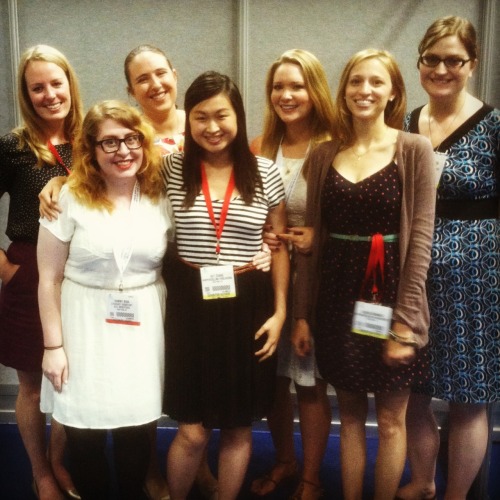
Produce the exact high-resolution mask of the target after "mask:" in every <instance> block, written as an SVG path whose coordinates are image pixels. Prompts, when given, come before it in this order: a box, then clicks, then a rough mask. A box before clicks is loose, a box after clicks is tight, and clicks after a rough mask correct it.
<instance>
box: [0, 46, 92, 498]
mask: <svg viewBox="0 0 500 500" xmlns="http://www.w3.org/2000/svg"><path fill="white" fill-rule="evenodd" d="M18 99H19V104H20V108H21V115H22V118H23V124H22V125H21V126H20V127H19V128H16V129H15V130H13V131H12V133H10V134H8V135H6V136H4V137H2V138H1V139H0V195H3V194H4V193H8V194H9V195H10V205H9V218H8V222H7V231H6V232H7V236H8V237H9V238H10V239H11V240H12V243H11V245H10V246H9V248H8V250H7V252H6V253H5V252H4V251H3V250H0V279H1V280H2V290H1V295H0V303H1V311H0V363H2V364H4V365H6V366H10V367H13V368H15V369H16V370H17V374H18V378H19V394H18V397H17V401H16V420H17V425H18V427H19V431H20V433H21V436H22V439H23V443H24V446H25V448H26V451H27V454H28V457H29V459H30V462H31V466H32V470H33V479H34V482H33V485H34V488H35V490H36V491H37V495H38V496H39V497H40V498H43V499H57V498H62V493H61V491H60V490H59V487H58V482H59V483H60V484H59V486H60V487H61V488H62V489H63V490H64V491H65V493H66V494H67V495H69V496H70V497H73V498H79V497H78V494H77V493H76V491H75V489H74V486H73V483H72V481H71V478H70V477H69V476H68V473H67V472H66V470H65V468H64V466H63V465H62V456H61V455H62V451H63V450H64V439H65V438H64V430H63V429H62V428H61V427H60V426H58V425H57V423H56V422H54V423H53V426H52V438H51V440H52V443H53V444H54V446H51V448H52V452H51V453H50V455H51V459H52V467H53V469H54V470H53V471H52V470H51V465H50V464H49V462H48V460H47V457H46V452H47V450H46V446H45V415H43V414H42V413H41V412H40V407H39V398H40V383H41V379H42V371H41V367H42V356H43V352H44V345H43V335H42V327H41V324H40V316H39V312H38V300H37V287H38V272H37V268H36V242H37V238H38V193H39V192H40V190H41V189H42V188H43V186H44V185H45V184H46V183H47V182H48V181H49V179H51V178H53V177H55V176H67V175H68V173H69V172H70V169H71V164H72V141H73V139H74V137H75V134H76V133H77V132H78V131H79V129H80V126H81V123H82V104H81V98H80V91H79V86H78V81H77V78H76V75H75V72H74V70H73V68H72V67H71V65H70V63H69V62H68V60H67V58H66V57H65V56H64V55H63V54H62V53H61V52H59V51H58V50H57V49H55V48H53V47H49V46H47V45H37V46H34V47H31V48H30V49H28V50H27V51H26V52H24V54H23V55H22V57H21V61H20V64H19V69H18ZM54 475H55V477H56V478H57V481H56V480H55V477H54Z"/></svg>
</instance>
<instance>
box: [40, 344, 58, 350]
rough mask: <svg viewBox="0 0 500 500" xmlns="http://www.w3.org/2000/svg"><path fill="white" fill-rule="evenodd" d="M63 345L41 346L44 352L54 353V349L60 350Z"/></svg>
mask: <svg viewBox="0 0 500 500" xmlns="http://www.w3.org/2000/svg"><path fill="white" fill-rule="evenodd" d="M62 346H63V345H62V344H61V345H50V346H43V348H44V349H45V350H46V351H55V350H56V349H60V348H61V347H62Z"/></svg>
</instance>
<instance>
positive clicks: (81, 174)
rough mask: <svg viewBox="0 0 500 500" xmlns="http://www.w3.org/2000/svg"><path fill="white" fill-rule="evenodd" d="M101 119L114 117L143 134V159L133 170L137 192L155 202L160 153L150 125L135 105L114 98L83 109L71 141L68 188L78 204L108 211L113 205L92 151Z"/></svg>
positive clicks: (159, 189) (159, 190)
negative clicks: (136, 169) (72, 142)
mask: <svg viewBox="0 0 500 500" xmlns="http://www.w3.org/2000/svg"><path fill="white" fill-rule="evenodd" d="M105 120H114V121H115V122H117V123H119V124H120V125H122V126H123V127H126V128H129V129H131V130H134V131H135V132H137V133H139V134H141V135H142V136H143V137H144V140H143V143H142V149H143V162H142V165H141V167H140V168H139V170H138V172H137V181H138V182H139V186H140V188H141V194H142V195H146V196H148V197H149V198H151V199H152V200H153V201H154V202H158V200H159V198H160V196H161V195H162V194H163V193H164V192H165V188H164V184H163V180H162V178H161V173H160V168H161V155H160V153H159V151H158V148H157V147H156V146H155V145H154V139H155V134H154V130H153V127H151V125H149V124H148V123H147V122H146V121H145V119H143V118H142V116H141V114H140V113H139V111H137V110H136V109H135V108H133V107H132V106H130V105H128V104H126V103H124V102H121V101H116V100H108V101H102V102H100V103H98V104H95V105H94V106H92V107H91V108H90V109H89V111H88V112H87V115H86V116H85V119H84V120H83V126H82V131H81V133H80V134H79V135H78V137H77V140H76V144H75V152H74V160H73V172H72V173H71V175H70V177H69V180H68V186H69V189H71V191H72V192H73V194H74V196H75V197H76V198H77V199H78V200H79V201H80V202H81V203H82V204H84V205H86V206H88V207H90V208H104V209H106V210H108V211H109V212H111V211H112V210H113V205H112V203H111V202H110V201H109V199H108V198H107V196H106V184H105V182H104V178H103V176H102V173H101V169H100V167H99V164H98V163H97V160H96V154H95V150H96V147H99V146H97V145H96V140H97V136H98V134H99V129H100V126H101V124H102V123H103V122H104V121H105Z"/></svg>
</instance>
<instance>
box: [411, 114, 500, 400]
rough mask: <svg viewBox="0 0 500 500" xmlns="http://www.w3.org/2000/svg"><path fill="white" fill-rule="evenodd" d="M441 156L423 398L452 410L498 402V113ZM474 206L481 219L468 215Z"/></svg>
mask: <svg viewBox="0 0 500 500" xmlns="http://www.w3.org/2000/svg"><path fill="white" fill-rule="evenodd" d="M421 109H422V108H418V109H416V110H414V111H413V112H412V113H411V115H409V116H408V117H407V120H406V128H407V129H409V131H410V132H418V119H419V115H420V111H421ZM438 149H439V152H442V153H446V154H447V155H448V159H447V161H446V163H445V166H444V169H443V174H442V176H441V180H440V183H439V187H438V191H437V195H438V205H437V210H436V225H435V233H434V241H433V247H432V261H431V266H430V268H429V278H428V285H427V286H428V297H429V306H430V312H431V327H430V331H429V337H430V341H429V352H430V365H431V378H430V381H429V384H428V386H426V388H425V392H426V393H427V394H429V395H431V396H433V397H436V398H439V399H443V400H447V401H453V402H457V403H486V402H494V401H500V219H499V211H498V197H499V194H500V165H499V150H500V113H499V111H498V110H494V109H492V108H491V107H490V106H487V105H483V107H482V108H481V109H480V110H479V111H477V112H476V113H475V114H474V115H473V116H472V117H471V118H469V119H468V120H467V121H466V122H465V123H464V124H463V125H462V126H460V127H459V128H458V129H457V130H456V131H455V132H454V133H453V134H452V135H450V136H449V137H448V138H447V139H446V140H445V141H443V143H442V144H441V145H440V146H439V148H438ZM443 200H446V202H445V203H443ZM479 200H481V201H479ZM454 201H455V202H456V204H457V205H456V206H454V205H453V202H454ZM450 202H451V206H452V210H453V211H452V212H451V213H450V209H448V211H447V212H445V213H444V214H443V212H442V211H440V208H439V206H440V203H441V204H444V206H445V208H446V206H448V207H449V206H450ZM478 203H481V204H482V205H481V207H483V208H481V211H482V212H483V213H482V214H481V213H480V214H477V213H476V214H475V215H470V214H469V213H466V212H467V210H466V209H468V208H472V209H473V210H474V209H475V207H477V206H479V205H478ZM471 217H472V218H471Z"/></svg>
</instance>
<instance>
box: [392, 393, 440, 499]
mask: <svg viewBox="0 0 500 500" xmlns="http://www.w3.org/2000/svg"><path fill="white" fill-rule="evenodd" d="M406 433H407V440H408V450H407V454H408V460H409V462H410V471H411V481H410V482H409V483H408V484H407V485H405V486H403V487H402V488H399V490H398V492H397V496H398V497H399V498H402V499H404V500H425V499H430V498H434V495H435V494H436V485H435V483H434V478H435V475H436V460H437V455H438V452H439V431H438V426H437V423H436V419H435V418H434V414H433V413H432V409H431V397H430V396H426V395H423V394H411V395H410V400H409V403H408V409H407V412H406Z"/></svg>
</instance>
